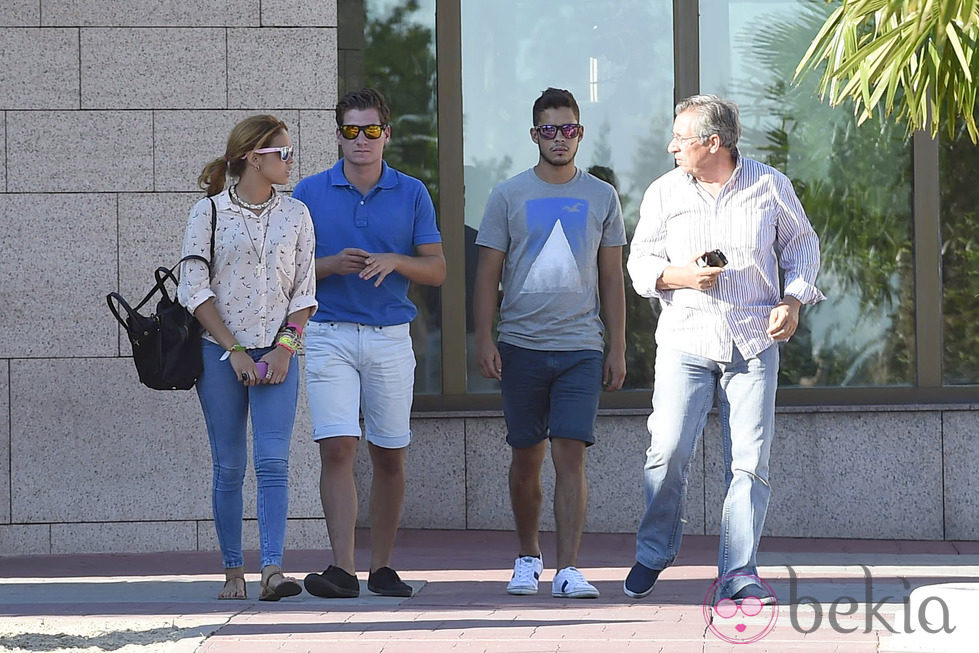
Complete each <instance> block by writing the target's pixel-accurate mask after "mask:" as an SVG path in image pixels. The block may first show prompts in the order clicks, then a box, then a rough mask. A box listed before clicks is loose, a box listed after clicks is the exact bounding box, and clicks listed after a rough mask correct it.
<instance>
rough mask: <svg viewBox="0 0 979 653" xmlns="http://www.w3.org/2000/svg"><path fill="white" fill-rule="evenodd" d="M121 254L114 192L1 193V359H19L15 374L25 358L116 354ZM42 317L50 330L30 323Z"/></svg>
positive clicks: (13, 370) (14, 368)
mask: <svg viewBox="0 0 979 653" xmlns="http://www.w3.org/2000/svg"><path fill="white" fill-rule="evenodd" d="M9 115H10V114H9V113H8V116H9ZM8 126H9V125H8ZM116 251H117V249H116V196H115V195H112V194H103V193H60V194H16V193H6V194H0V262H2V263H0V265H2V269H3V282H2V290H0V299H2V300H3V310H0V359H2V358H13V359H15V360H14V361H13V362H12V365H13V368H12V373H14V374H16V373H17V364H18V361H17V360H16V359H17V358H20V357H27V358H30V357H46V358H49V357H52V356H53V357H59V356H63V357H66V358H63V359H61V360H66V361H67V360H70V359H69V358H67V357H72V356H115V355H117V353H118V348H117V347H116V344H115V335H116V327H115V326H114V324H115V322H114V321H112V320H111V318H110V317H109V313H108V310H107V309H106V308H105V293H106V292H108V290H109V289H112V288H114V287H115V286H116V274H117V273H116V266H117V264H118V262H117V254H116ZM42 307H43V308H42ZM42 315H43V316H44V319H45V328H36V329H27V328H25V327H26V326H28V325H32V324H37V323H38V322H37V321H38V319H39V318H41V316H42ZM107 318H108V319H107ZM42 404H43V402H42ZM43 405H47V404H43ZM17 407H18V406H17V402H16V401H14V402H12V403H11V409H12V410H16V409H17Z"/></svg>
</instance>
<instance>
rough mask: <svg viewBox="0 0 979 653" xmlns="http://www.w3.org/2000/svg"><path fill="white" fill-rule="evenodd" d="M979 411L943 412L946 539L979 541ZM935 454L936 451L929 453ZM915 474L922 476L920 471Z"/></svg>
mask: <svg viewBox="0 0 979 653" xmlns="http://www.w3.org/2000/svg"><path fill="white" fill-rule="evenodd" d="M977 435H979V412H976V411H967V410H962V411H946V412H944V413H942V436H943V437H942V443H941V445H942V446H941V451H942V452H943V456H942V459H943V470H942V471H943V472H944V479H945V506H944V507H945V510H944V514H945V539H947V540H979V489H977V483H976V475H977V470H979V437H976V436H977ZM929 457H931V458H933V457H934V451H932V452H929ZM913 476H914V477H917V478H920V477H919V476H918V475H917V474H916V473H914V474H913Z"/></svg>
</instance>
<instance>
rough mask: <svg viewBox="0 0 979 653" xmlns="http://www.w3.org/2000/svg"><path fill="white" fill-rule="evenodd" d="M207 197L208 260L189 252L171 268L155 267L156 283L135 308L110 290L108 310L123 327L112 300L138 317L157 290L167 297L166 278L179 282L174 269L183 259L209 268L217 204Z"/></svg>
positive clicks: (124, 325)
mask: <svg viewBox="0 0 979 653" xmlns="http://www.w3.org/2000/svg"><path fill="white" fill-rule="evenodd" d="M207 199H208V200H210V202H211V259H210V260H208V259H206V258H204V257H203V256H199V255H197V254H189V255H187V256H185V257H183V258H182V259H180V260H179V261H177V264H176V265H174V266H173V267H172V268H164V267H159V268H157V269H156V272H155V273H154V276H155V277H156V284H155V285H154V286H153V288H151V289H150V291H149V292H148V293H146V297H143V299H142V300H141V301H140V302H139V304H137V305H136V308H133V307H132V306H130V305H129V302H127V301H126V300H125V299H123V298H122V295H120V294H119V293H117V292H110V293H109V294H108V295H106V296H105V301H106V303H107V304H108V305H109V310H110V311H111V312H112V314H113V315H114V316H115V318H116V320H117V321H118V322H119V324H121V325H122V326H123V327H127V328H128V325H127V324H126V321H125V320H124V319H123V317H122V315H121V314H120V313H119V309H118V308H116V305H115V304H114V303H113V300H115V301H116V302H118V304H119V306H121V307H122V308H123V310H125V311H126V314H127V315H128V316H129V318H130V319H133V318H135V317H138V314H137V312H138V311H139V309H141V308H142V307H143V306H144V305H145V304H146V302H148V301H149V300H150V298H152V297H153V295H155V294H156V293H157V292H160V293H163V294H164V295H166V296H167V298H169V294H168V293H167V290H166V287H165V284H166V281H167V279H170V280H172V281H173V282H174V284H177V283H179V281H178V278H177V277H176V276H175V275H174V271H175V270H176V269H177V268H179V267H180V264H181V263H183V262H184V261H202V262H203V263H205V264H207V267H208V270H210V268H211V261H213V260H214V230H215V229H216V228H217V222H218V211H217V206H216V205H215V204H214V200H213V199H212V198H210V197H208V198H207Z"/></svg>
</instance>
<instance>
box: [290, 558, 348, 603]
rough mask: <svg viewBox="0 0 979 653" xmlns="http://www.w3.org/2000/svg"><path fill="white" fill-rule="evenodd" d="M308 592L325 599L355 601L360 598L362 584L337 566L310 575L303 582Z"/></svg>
mask: <svg viewBox="0 0 979 653" xmlns="http://www.w3.org/2000/svg"><path fill="white" fill-rule="evenodd" d="M303 585H305V586H306V591H307V592H309V593H310V594H312V595H313V596H319V597H321V598H324V599H355V598H357V597H358V596H360V582H359V581H358V580H357V577H356V576H354V575H353V574H348V573H347V572H346V571H344V570H343V569H340V568H339V567H337V566H336V565H330V566H329V567H327V568H326V571H324V572H323V573H321V574H309V575H307V576H306V578H305V579H304V580H303Z"/></svg>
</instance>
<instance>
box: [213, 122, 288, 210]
mask: <svg viewBox="0 0 979 653" xmlns="http://www.w3.org/2000/svg"><path fill="white" fill-rule="evenodd" d="M283 131H289V128H288V127H286V124H285V123H284V122H282V121H281V120H279V119H278V118H276V117H275V116H270V115H267V114H262V115H257V116H249V117H248V118H245V119H244V120H242V121H241V122H239V123H238V124H237V125H235V126H234V129H232V130H231V134H230V135H229V136H228V144H227V146H226V147H225V150H224V156H223V157H221V158H219V159H214V160H213V161H211V162H210V163H208V164H207V165H206V166H204V170H203V171H202V172H201V174H200V176H199V177H198V178H197V185H198V186H200V187H201V188H203V189H204V190H205V191H206V192H207V195H208V197H210V196H211V195H217V194H218V193H220V192H221V191H222V190H224V185H225V182H226V179H227V176H228V175H231V176H232V177H238V178H241V175H242V174H243V173H244V172H245V165H246V164H245V160H244V159H243V158H242V157H243V156H245V155H246V154H248V153H249V152H251V151H252V150H257V149H258V148H260V147H265V146H266V145H267V144H268V142H269V141H270V140H272V139H273V138H275V136H276V135H277V134H278V133H279V132H283Z"/></svg>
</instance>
